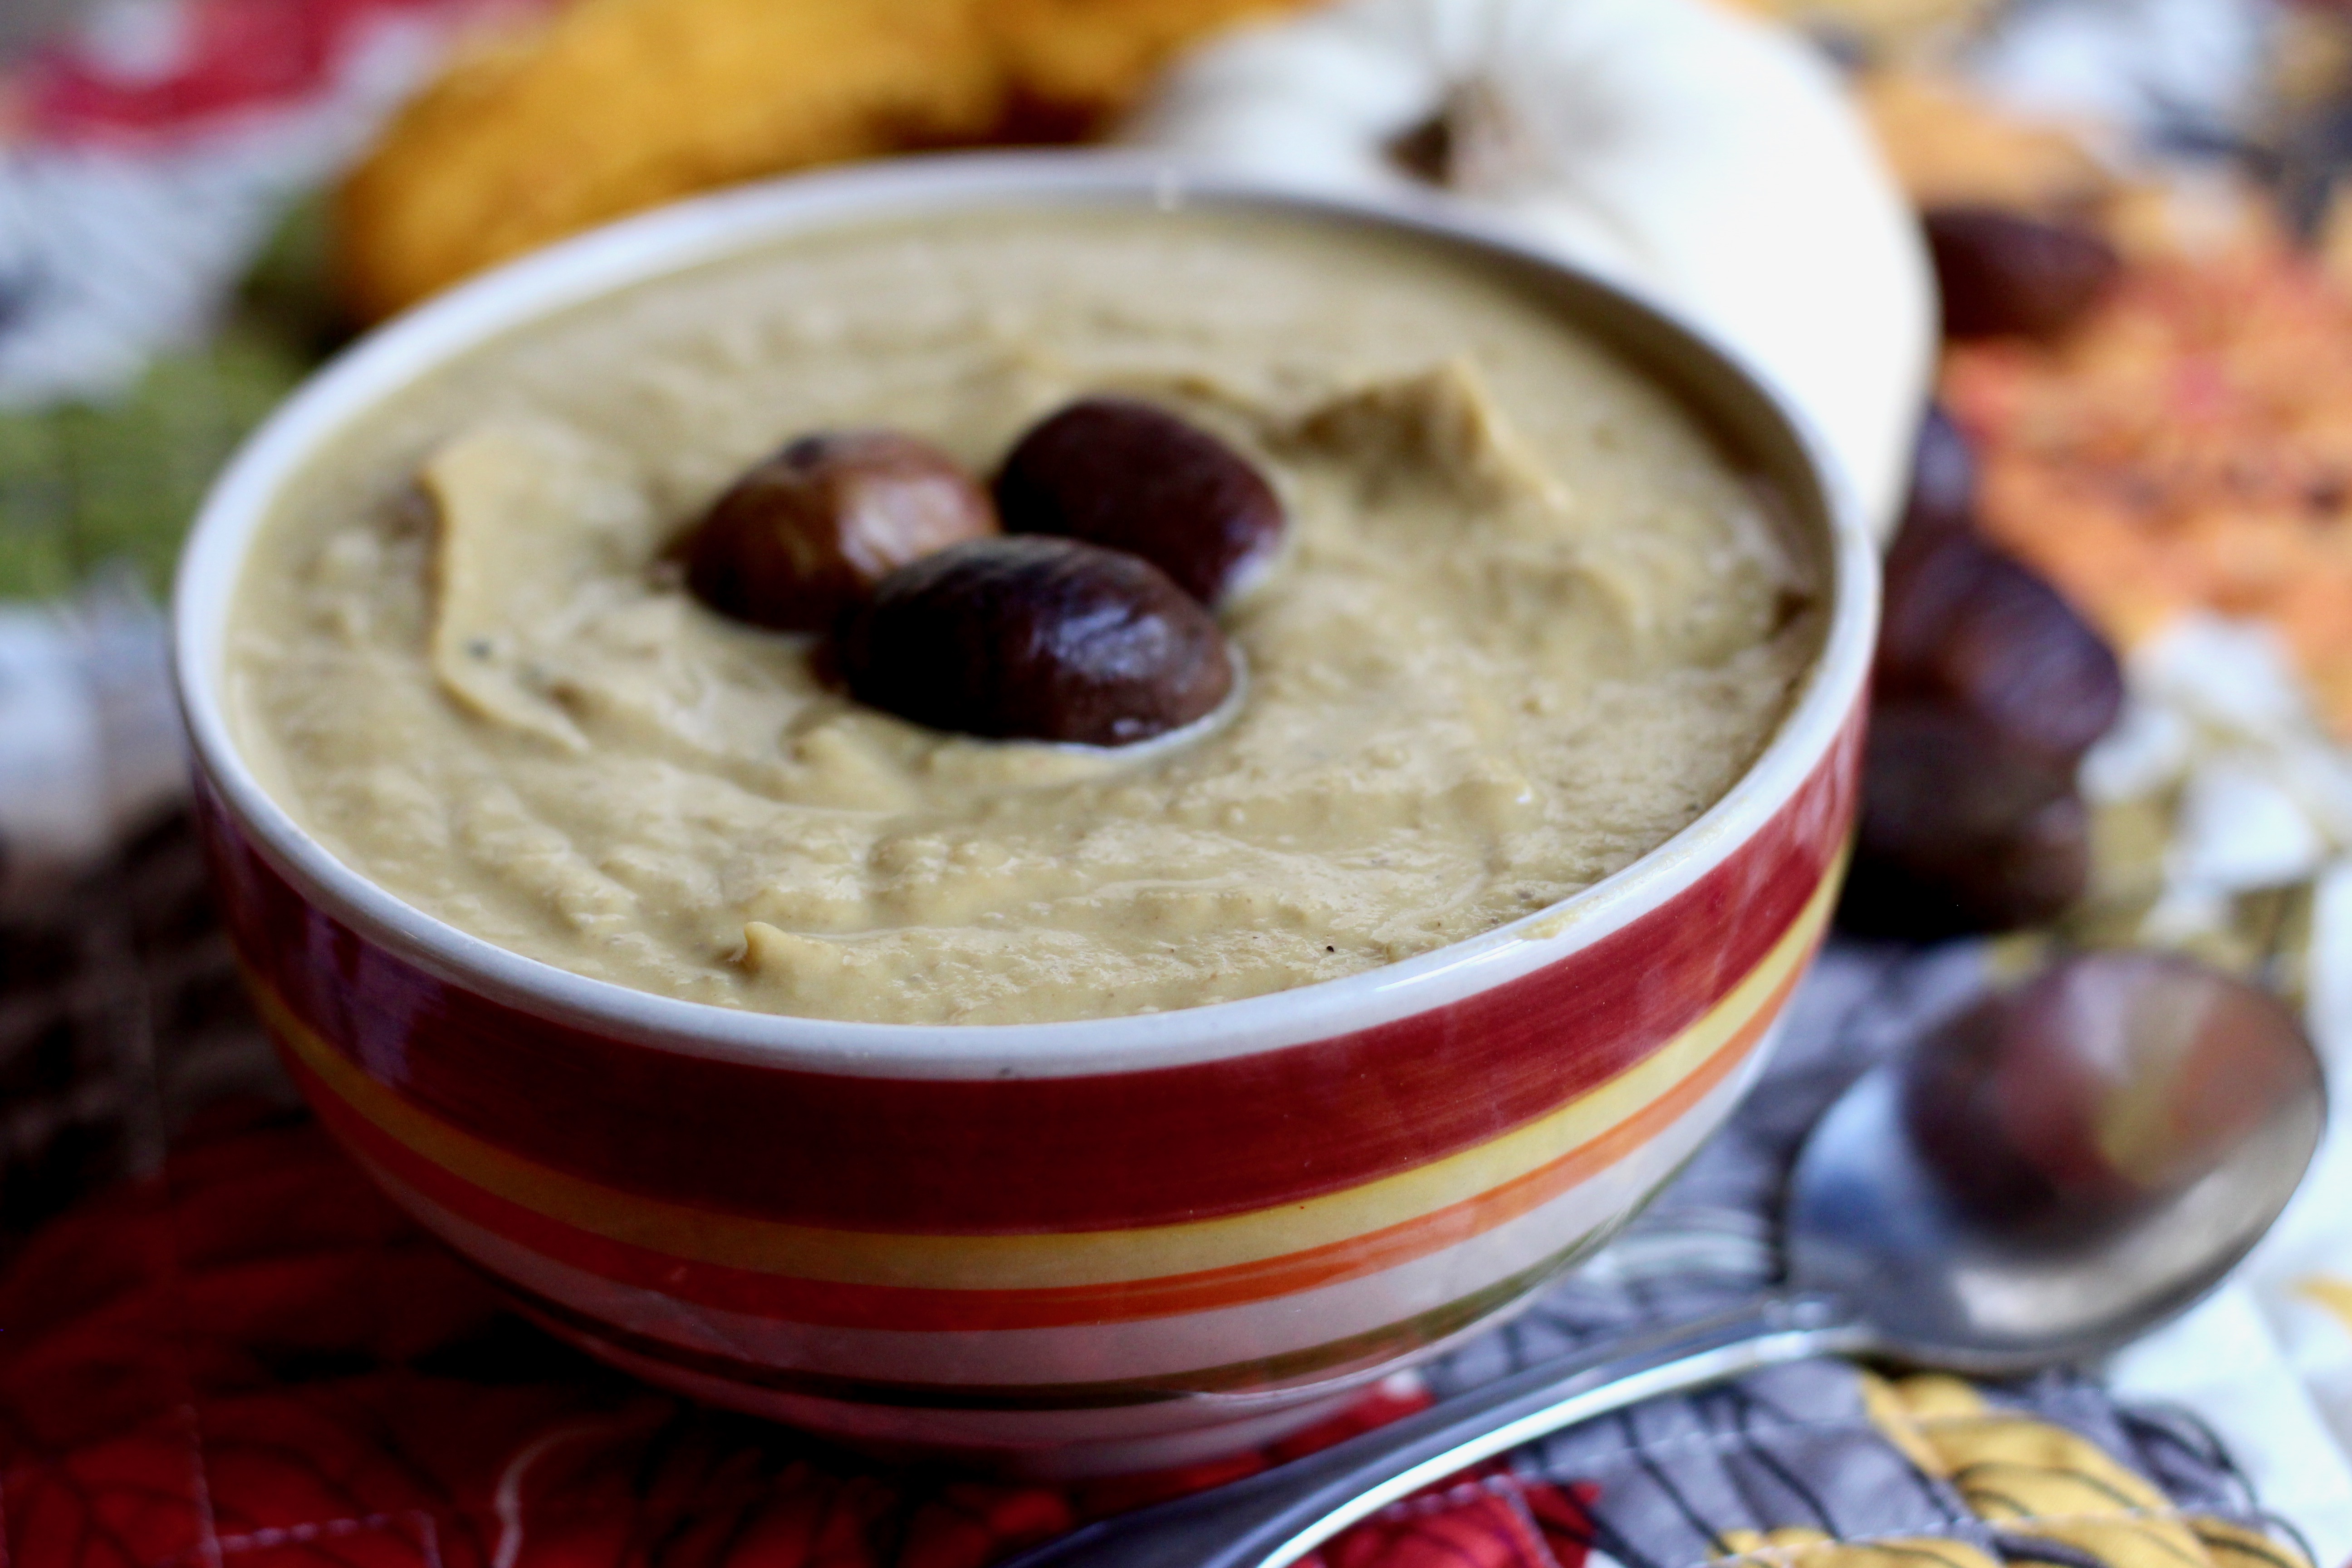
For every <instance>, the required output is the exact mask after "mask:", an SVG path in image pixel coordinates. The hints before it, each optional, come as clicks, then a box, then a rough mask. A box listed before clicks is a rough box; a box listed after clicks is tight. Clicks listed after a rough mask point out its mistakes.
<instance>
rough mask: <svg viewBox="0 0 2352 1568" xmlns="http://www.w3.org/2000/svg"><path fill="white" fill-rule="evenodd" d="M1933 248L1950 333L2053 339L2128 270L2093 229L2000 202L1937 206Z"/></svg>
mask: <svg viewBox="0 0 2352 1568" xmlns="http://www.w3.org/2000/svg"><path fill="white" fill-rule="evenodd" d="M1926 221H1927V248H1928V250H1929V251H1930V252H1931V253H1932V254H1933V256H1934V257H1935V261H1936V285H1937V289H1939V290H1940V291H1941V292H1942V294H1943V297H1944V335H1945V336H1947V337H1953V338H1981V337H1998V336H2002V335H2006V334H2016V335H2021V336H2024V337H2030V338H2042V339H2049V338H2054V337H2056V336H2058V335H2059V334H2060V333H2062V332H2063V331H2065V330H2066V329H2067V328H2069V327H2071V326H2073V325H2074V323H2075V322H2076V321H2079V320H2081V319H2082V317H2083V315H2084V312H2086V311H2087V310H2089V309H2090V308H2091V306H2092V305H2093V304H2095V303H2096V302H2097V300H2098V298H2099V296H2100V295H2101V294H2102V293H2104V292H2105V290H2106V288H2107V286H2108V285H2109V284H2110V283H2112V282H2113V281H2114V280H2115V278H2116V273H2118V272H2119V271H2121V270H2122V267H2123V263H2122V261H2121V259H2120V258H2118V257H2117V256H2116V252H2115V247H2112V246H2110V245H2109V244H2108V243H2107V242H2106V241H2105V239H2103V238H2102V237H2099V236H2098V235H2096V234H2095V233H2093V232H2091V231H2090V230H2089V229H2085V228H2078V227H2074V226H2070V225H2065V224H2055V223H2044V222H2042V220H2040V219H2038V218H2031V217H2025V216H2021V215H2020V214H2017V213H2012V212H2004V211H2002V210H2001V209H2000V208H1998V207H1979V206H1948V207H1937V208H1934V209H1932V210H1930V211H1929V212H1928V213H1927V219H1926Z"/></svg>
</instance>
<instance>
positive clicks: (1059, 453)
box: [996, 397, 1284, 605]
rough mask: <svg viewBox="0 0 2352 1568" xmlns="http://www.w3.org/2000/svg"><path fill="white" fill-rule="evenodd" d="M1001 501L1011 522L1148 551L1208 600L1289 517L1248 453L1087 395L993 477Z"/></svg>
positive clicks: (1221, 592) (1194, 429)
mask: <svg viewBox="0 0 2352 1568" xmlns="http://www.w3.org/2000/svg"><path fill="white" fill-rule="evenodd" d="M996 508H997V511H998V512H999V514H1000V515H1001V516H1003V520H1004V526H1005V529H1006V530H1007V531H1009V532H1013V533H1051V534H1061V535H1064V536H1066V537H1067V538H1071V539H1082V540H1085V541H1086V542H1088V543H1090V544H1102V545H1108V547H1110V548H1111V549H1113V550H1124V551H1126V552H1129V554H1133V555H1140V556H1141V557H1143V558H1144V559H1145V560H1146V561H1149V562H1150V563H1152V564H1153V565H1155V566H1157V567H1159V568H1160V570H1161V571H1162V572H1165V573H1166V574H1168V575H1169V576H1170V577H1171V578H1173V579H1175V581H1176V584H1177V585H1178V586H1179V587H1181V588H1182V589H1183V590H1184V591H1185V592H1186V593H1188V594H1190V595H1192V596H1193V597H1194V598H1196V599H1198V600H1200V601H1201V603H1202V604H1204V605H1215V604H1217V603H1219V602H1220V601H1222V600H1223V599H1224V598H1225V597H1226V596H1227V595H1230V594H1232V593H1234V592H1235V591H1236V590H1237V589H1240V588H1243V587H1245V586H1247V585H1248V584H1249V581H1250V579H1251V578H1253V577H1254V576H1255V575H1256V574H1258V573H1260V572H1262V571H1263V570H1265V566H1266V565H1267V564H1268V563H1270V562H1271V561H1272V560H1273V558H1274V555H1275V552H1276V550H1277V549H1278V548H1279V547H1280V545H1281V542H1282V529H1283V521H1284V520H1283V510H1282V502H1281V501H1280V500H1278V499H1276V495H1275V493H1274V487H1273V486H1271V485H1269V484H1267V483H1266V481H1265V476H1264V475H1262V474H1260V473H1259V472H1258V471H1257V469H1256V468H1255V467H1253V466H1252V465H1251V463H1250V462H1249V460H1248V459H1247V458H1244V457H1243V456H1242V455H1241V454H1240V453H1238V452H1236V451H1234V449H1233V448H1232V447H1228V446H1227V445H1225V443H1224V442H1223V441H1221V440H1219V439H1217V437H1214V436H1212V435H1210V434H1209V433H1208V432H1207V431H1205V430H1202V429H1201V428H1199V427H1198V426H1193V425H1191V424H1188V423H1187V422H1185V421H1184V420H1182V419H1180V418H1178V417H1177V416H1175V415H1173V414H1171V413H1169V412H1167V411H1166V410H1165V409H1161V408H1156V407H1154V406H1152V405H1150V404H1149V403H1139V402H1137V401H1135V400H1134V399H1132V398H1125V397H1088V398H1085V399H1082V400H1081V401H1079V402H1076V403H1073V404H1071V405H1069V406H1068V407H1066V408H1064V409H1063V410H1062V411H1061V412H1060V413H1058V414H1055V415H1054V416H1051V417H1050V418H1048V419H1046V420H1045V421H1044V422H1043V423H1041V424H1039V425H1037V426H1035V427H1034V428H1033V429H1031V430H1030V432H1029V433H1028V434H1027V435H1026V436H1024V437H1022V438H1021V441H1020V444H1019V445H1017V446H1015V447H1013V452H1012V455H1011V456H1009V457H1007V458H1005V459H1004V467H1003V469H1002V471H1000V472H999V473H998V475H997V477H996Z"/></svg>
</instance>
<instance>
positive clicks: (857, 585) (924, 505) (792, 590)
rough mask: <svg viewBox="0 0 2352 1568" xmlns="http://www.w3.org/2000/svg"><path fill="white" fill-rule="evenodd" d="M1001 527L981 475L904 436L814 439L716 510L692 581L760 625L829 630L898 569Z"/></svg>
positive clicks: (690, 556)
mask: <svg viewBox="0 0 2352 1568" xmlns="http://www.w3.org/2000/svg"><path fill="white" fill-rule="evenodd" d="M995 531H996V514H995V510H994V509H993V508H992V507H991V506H990V504H989V500H988V497H987V495H986V494H985V493H983V492H982V489H981V488H980V486H979V484H978V483H977V481H975V480H974V479H972V477H971V475H970V474H968V473H966V472H965V471H964V469H963V468H961V466H960V465H959V464H958V463H957V462H956V460H955V459H954V458H950V457H949V456H948V455H947V454H946V453H944V452H942V451H940V449H939V448H938V447H933V446H931V445H930V444H929V442H926V441H919V440H917V439H916V438H915V437H912V436H907V435H902V434H900V433H898V431H895V430H848V431H834V432H825V433H821V434H817V435H813V436H803V437H800V438H799V439H798V440H796V441H794V442H793V443H792V444H791V445H790V446H788V447H784V448H783V450H782V451H781V452H778V453H777V454H776V455H775V456H774V457H772V458H768V459H767V460H766V461H765V462H762V463H761V464H760V465H759V466H758V467H756V468H753V469H751V472H749V473H747V474H745V475H744V476H743V477H742V478H741V479H738V480H737V481H736V482H735V484H734V485H733V486H732V487H731V488H730V489H728V490H727V492H726V493H725V494H724V495H721V496H720V497H719V499H718V500H716V501H715V502H713V503H712V504H711V507H710V510H709V511H708V512H706V513H705V514H704V515H703V518H702V521H700V522H699V523H698V524H697V525H696V527H695V529H694V531H693V532H692V533H691V534H690V535H689V536H688V539H687V541H686V542H685V550H684V552H685V556H686V570H687V584H688V587H690V588H691V589H692V590H693V591H694V593H695V595H697V596H698V597H699V598H700V599H701V600H702V601H703V602H704V603H705V604H708V605H710V607H711V608H713V609H715V610H717V611H719V613H720V614H722V615H727V616H734V617H735V618H736V619H738V620H744V621H750V622H751V623H753V624H754V625H756V626H776V627H780V628H782V629H785V630H791V631H822V630H824V629H825V628H826V627H829V626H832V625H833V623H834V622H835V619H837V618H838V617H839V616H840V615H841V614H842V612H843V611H844V610H845V609H847V608H848V607H849V606H851V605H855V604H856V603H858V602H859V601H860V600H862V599H864V598H865V597H866V595H867V594H868V593H870V592H872V590H873V588H874V585H875V584H877V583H879V582H880V581H881V580H882V579H883V578H884V577H885V576H887V575H888V574H890V573H891V572H892V571H894V570H896V569H897V568H898V567H900V566H903V565H905V564H906V563H908V562H910V561H915V560H919V559H920V558H921V557H923V556H925V555H928V554H929V553H930V552H932V551H934V550H939V549H941V548H943V547H944V546H947V545H950V544H953V543H955V542H957V541H959V540H964V539H973V538H978V537H982V536H983V535H986V534H992V533H994V532H995Z"/></svg>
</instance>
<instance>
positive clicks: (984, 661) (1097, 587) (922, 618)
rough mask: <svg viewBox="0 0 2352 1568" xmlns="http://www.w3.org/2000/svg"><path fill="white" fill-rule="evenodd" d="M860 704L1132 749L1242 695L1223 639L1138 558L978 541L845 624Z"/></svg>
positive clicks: (849, 671) (972, 726)
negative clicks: (1229, 697) (1232, 693)
mask: <svg viewBox="0 0 2352 1568" xmlns="http://www.w3.org/2000/svg"><path fill="white" fill-rule="evenodd" d="M835 657H836V660H837V662H838V665H839V668H840V670H841V673H842V676H843V678H844V679H845V680H846V681H847V683H848V687H849V690H850V693H851V695H853V696H855V697H856V698H857V700H860V701H862V702H867V703H871V704H872V705H873V706H875V707H877V708H880V709H884V710H887V711H889V712H892V713H896V714H898V716H899V717H901V718H903V719H910V720H913V721H915V722H916V723H919V724H928V725H929V726H931V727H932V728H933V729H938V730H956V731H963V732H965V733H967V734H973V735H989V736H997V737H1003V738H1008V739H1011V738H1023V739H1029V740H1038V741H1076V742H1085V743H1086V744H1088V745H1095V746H1124V745H1130V744H1132V743H1134V742H1138V741H1148V740H1150V739H1151V738H1152V737H1153V736H1155V735H1161V734H1165V733H1167V732H1168V731H1171V730H1177V729H1181V728H1182V727H1183V726H1185V725H1187V724H1190V723H1192V721H1195V720H1197V719H1201V718H1204V717H1206V716H1207V715H1208V714H1209V713H1210V712H1212V711H1213V710H1215V708H1216V707H1217V705H1218V704H1219V703H1221V702H1223V700H1225V697H1226V695H1227V693H1229V692H1230V691H1231V690H1232V689H1233V684H1234V665H1233V659H1232V657H1231V655H1230V654H1229V652H1228V651H1227V648H1226V647H1225V638H1224V634H1223V632H1222V631H1220V630H1219V629H1218V627H1217V623H1216V621H1215V619H1214V618H1213V617H1212V616H1210V614H1209V612H1208V611H1207V610H1206V609H1205V608H1203V607H1202V605H1201V603H1200V602H1199V601H1198V600H1197V599H1194V598H1193V597H1192V595H1189V594H1187V593H1185V592H1184V591H1183V590H1182V589H1181V588H1180V587H1178V586H1177V585H1176V584H1174V583H1173V582H1171V581H1170V580H1169V578H1168V576H1167V574H1165V573H1163V572H1161V571H1160V569H1159V568H1158V567H1156V566H1154V565H1152V564H1151V563H1150V562H1148V561H1145V560H1143V559H1141V558H1140V557H1139V556H1134V555H1129V554H1126V553H1124V552H1119V551H1116V550H1107V549H1104V548H1102V547H1100V546H1098V545H1093V544H1087V543H1085V542H1081V541H1078V540H1075V539H1047V538H1039V537H1034V536H1032V537H1012V538H1003V539H981V540H971V541H968V542H964V543H961V544H954V545H950V546H949V547H948V548H947V549H945V550H942V551H940V552H937V553H936V554H932V555H928V556H926V557H924V558H923V559H922V560H920V561H918V562H915V563H912V564H911V565H908V566H902V567H900V568H899V569H898V571H896V572H893V573H892V574H890V575H889V576H887V577H886V578H884V579H883V580H882V582H881V583H880V584H878V585H877V587H876V589H875V591H874V595H873V597H872V598H871V600H869V601H868V602H867V603H866V605H864V606H862V607H861V608H860V609H858V610H856V611H854V612H852V613H851V615H850V616H849V617H848V618H847V619H846V621H845V623H844V626H843V628H842V632H841V636H840V638H839V642H838V647H837V649H836V655H835Z"/></svg>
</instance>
